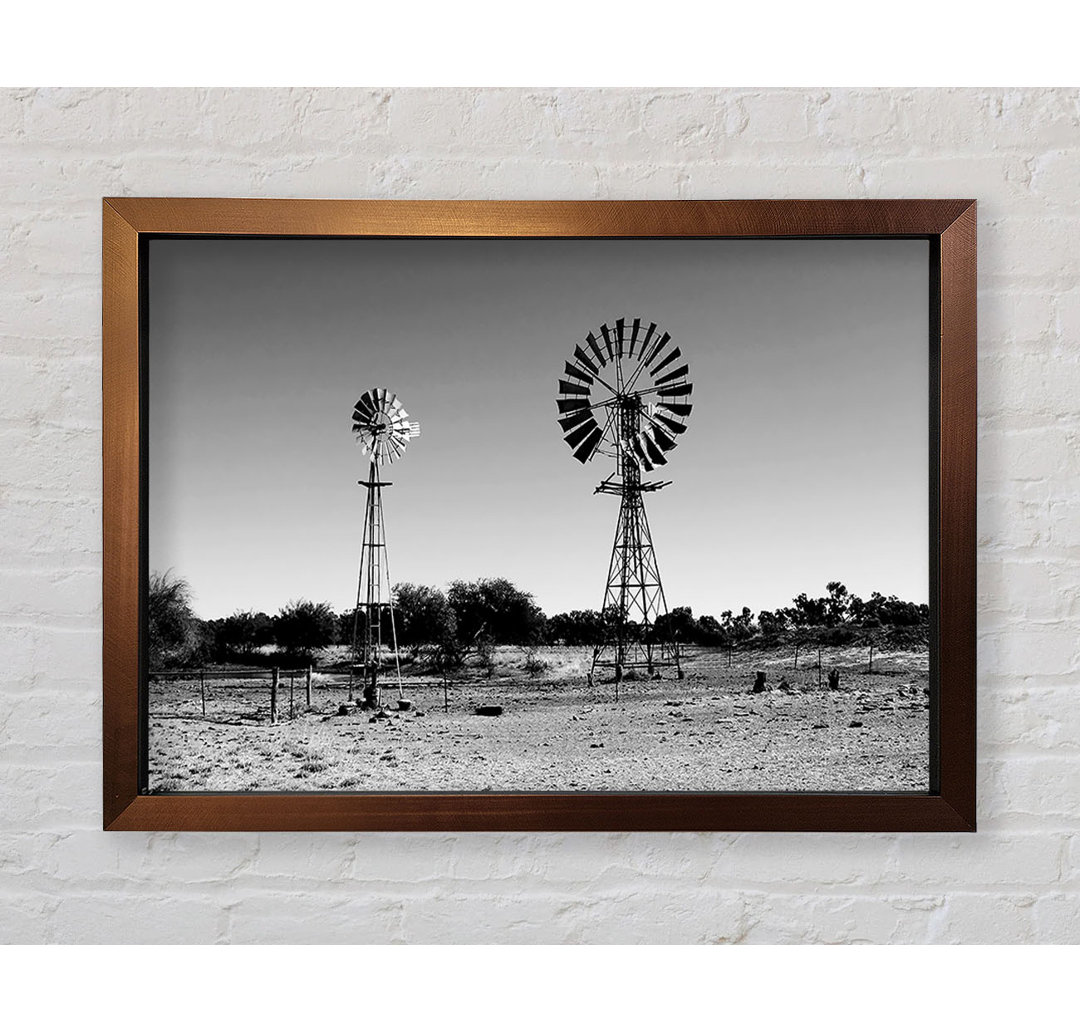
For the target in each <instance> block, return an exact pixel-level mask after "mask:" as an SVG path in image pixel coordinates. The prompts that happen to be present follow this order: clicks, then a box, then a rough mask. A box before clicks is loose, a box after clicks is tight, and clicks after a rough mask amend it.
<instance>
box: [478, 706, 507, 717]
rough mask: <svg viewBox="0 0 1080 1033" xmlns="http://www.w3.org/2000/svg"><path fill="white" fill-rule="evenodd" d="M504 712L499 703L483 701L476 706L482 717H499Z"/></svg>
mask: <svg viewBox="0 0 1080 1033" xmlns="http://www.w3.org/2000/svg"><path fill="white" fill-rule="evenodd" d="M502 712H503V708H502V707H500V706H499V705H498V704H497V703H483V704H481V705H480V706H478V707H477V708H476V713H477V714H478V715H479V716H480V717H498V716H499V715H500V714H501V713H502Z"/></svg>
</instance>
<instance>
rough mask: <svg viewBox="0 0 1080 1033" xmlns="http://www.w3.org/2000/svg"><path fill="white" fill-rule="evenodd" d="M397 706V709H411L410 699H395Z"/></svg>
mask: <svg viewBox="0 0 1080 1033" xmlns="http://www.w3.org/2000/svg"><path fill="white" fill-rule="evenodd" d="M397 708H398V710H412V700H411V699H399V700H398V701H397Z"/></svg>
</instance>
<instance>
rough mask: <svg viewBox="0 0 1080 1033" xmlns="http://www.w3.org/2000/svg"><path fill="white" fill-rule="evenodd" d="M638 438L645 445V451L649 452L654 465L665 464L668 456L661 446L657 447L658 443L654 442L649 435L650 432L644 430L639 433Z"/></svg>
mask: <svg viewBox="0 0 1080 1033" xmlns="http://www.w3.org/2000/svg"><path fill="white" fill-rule="evenodd" d="M638 439H639V440H640V442H641V444H642V445H643V446H644V448H645V451H646V452H647V453H648V455H649V459H650V460H651V461H652V463H653V465H654V466H663V465H664V464H665V463H666V462H667V456H666V455H664V453H663V452H662V451H661V450H660V449H659V448H657V447H656V445H654V444H653V442H652V439H651V438H650V437H649V435H648V434H646V433H645V431H642V432H641V433H640V434H639V435H638Z"/></svg>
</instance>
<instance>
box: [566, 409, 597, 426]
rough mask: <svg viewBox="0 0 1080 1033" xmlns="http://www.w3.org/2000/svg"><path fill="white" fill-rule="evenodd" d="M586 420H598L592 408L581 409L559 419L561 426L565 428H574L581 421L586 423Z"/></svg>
mask: <svg viewBox="0 0 1080 1033" xmlns="http://www.w3.org/2000/svg"><path fill="white" fill-rule="evenodd" d="M586 420H592V421H593V423H595V422H596V420H595V419H593V414H592V411H591V410H589V409H581V410H580V411H578V412H574V413H571V414H570V415H569V416H563V417H561V418H560V420H559V426H560V427H562V429H563V430H572V429H573V428H574V427H576V426H577V425H578V424H579V423H584V422H585V421H586Z"/></svg>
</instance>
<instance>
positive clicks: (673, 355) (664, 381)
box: [557, 319, 693, 699]
mask: <svg viewBox="0 0 1080 1033" xmlns="http://www.w3.org/2000/svg"><path fill="white" fill-rule="evenodd" d="M585 341H586V345H587V350H586V348H584V347H582V346H581V345H580V344H578V345H576V346H575V348H574V358H573V361H572V362H567V363H566V365H565V370H564V372H565V376H566V379H564V380H560V381H559V396H560V397H559V398H558V402H557V404H558V407H559V424H560V426H561V427H562V428H563V432H564V435H565V438H566V442H567V444H568V445H569V446H570V448H571V450H572V451H573V454H574V458H575V459H577V460H578V461H579V462H581V463H587V462H589V461H590V460H591V459H592V458H593V457H594V456H596V455H606V456H610V457H613V458H614V459H615V464H616V465H615V474H614V475H613V476H611V477H608V478H606V479H605V480H604V481H602V482H601V483H600V485H599V486H598V487H597V488H596V489H595V491H596V493H601V494H607V495H617V496H619V500H620V501H619V518H618V523H617V524H616V528H615V541H614V544H613V545H612V550H611V561H610V563H609V565H608V576H607V585H606V587H605V590H604V603H603V610H602V613H603V615H604V617H605V629H606V630H605V637H604V641H603V642H601V643H600V644H599V645H598V646H597V647H596V648H595V650H594V651H593V658H592V665H591V667H590V671H589V681H590V683H591V682H592V680H593V678H594V676H595V674H596V671H597V668H601V669H610V670H611V672H612V676H613V679H614V682H615V692H616V699H617V698H618V693H619V685H620V683H621V682H622V680H623V678H624V677H625V676H626V675H627V674H628V673H629V672H630V671H635V672H637V671H642V672H644V673H647V674H648V675H654V674H658V673H659V669H661V668H665V667H673V668H674V669H675V671H676V673H677V675H678V676H679V677H681V676H682V668H681V665H680V658H679V647H678V643H677V642H675V641H671V640H668V639H666V638H662V637H660V636H658V635H657V632H656V623H657V621H658V620H659V619H660V618H661V617H662V616H663V615H664V614H666V613H667V601H666V599H665V597H664V586H663V583H662V581H661V579H660V568H659V566H658V564H657V561H656V552H655V550H654V548H653V542H652V532H651V531H650V529H649V520H648V516H647V515H646V513H645V501H644V495H645V494H646V493H647V492H651V491H659V490H660V489H661V488H664V487H666V486H667V485H668V484H670V483H671V482H670V481H645V480H642V473H643V472H644V473H649V472H651V471H652V470H653V469H654V468H655V467H657V466H663V465H665V464H666V463H667V455H666V454H667V453H668V452H670V451H671V450H672V449H673V448H674V447H675V445H676V439H677V438H678V436H679V435H680V434H682V433H683V432H684V431H685V430H686V419H687V417H688V416H689V415H690V410H691V408H692V405H691V403H690V402H689V400H688V399H689V395H690V393H691V392H692V390H693V386H692V385H691V384H690V382H689V381H688V380H687V374H688V372H689V367H688V366H687V365H686V364H685V363H684V364H682V365H676V362H677V360H678V359H679V358H680V355H681V353H680V351H679V349H678V348H670V347H669V345H670V342H671V335H670V334H667V333H661V332H659V331H658V330H657V326H656V324H655V323H650V324H648V326H645V325H643V323H642V320H640V319H634V320H627V319H618V320H616V321H615V323H614V326H609V325H608V324H606V323H605V324H604V325H602V326H601V327H600V331H599V336H598V335H597V334H594V333H589V334H587V335H586V337H585ZM594 393H595V395H596V399H595V400H594Z"/></svg>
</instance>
